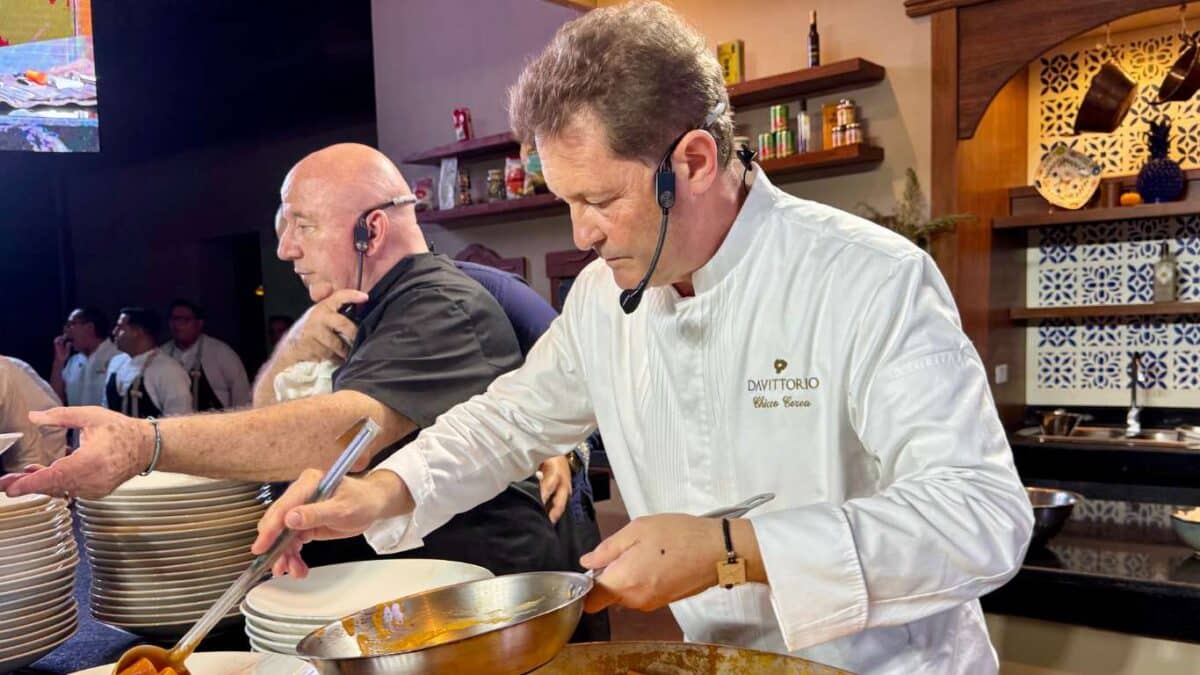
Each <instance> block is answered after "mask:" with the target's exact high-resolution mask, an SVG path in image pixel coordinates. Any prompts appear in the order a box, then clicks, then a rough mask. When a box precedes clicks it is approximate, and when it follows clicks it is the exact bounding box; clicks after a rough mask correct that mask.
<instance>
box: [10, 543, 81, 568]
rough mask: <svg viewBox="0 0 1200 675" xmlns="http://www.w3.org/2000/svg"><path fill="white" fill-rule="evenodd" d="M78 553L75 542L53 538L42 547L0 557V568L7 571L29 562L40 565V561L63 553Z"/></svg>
mask: <svg viewBox="0 0 1200 675" xmlns="http://www.w3.org/2000/svg"><path fill="white" fill-rule="evenodd" d="M78 552H79V549H78V548H77V547H76V546H75V541H74V540H73V539H64V540H61V541H59V540H56V539H54V538H49V539H47V540H46V543H45V545H44V546H41V547H38V548H35V549H31V550H29V551H26V552H24V553H14V554H12V555H4V556H0V562H3V563H4V564H3V565H0V567H4V568H5V569H7V568H8V567H9V566H10V565H11V566H16V565H21V564H25V563H30V562H35V563H37V564H41V563H42V561H45V560H47V559H51V558H56V557H58V556H59V555H62V554H64V553H78Z"/></svg>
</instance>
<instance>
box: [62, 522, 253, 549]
mask: <svg viewBox="0 0 1200 675" xmlns="http://www.w3.org/2000/svg"><path fill="white" fill-rule="evenodd" d="M83 534H84V537H85V538H86V539H87V540H88V541H90V542H93V543H97V544H100V543H109V544H123V543H131V542H144V543H147V544H166V542H176V541H191V540H195V539H215V538H218V537H231V538H232V537H235V536H247V535H249V540H247V542H246V545H247V546H249V542H250V541H253V540H254V537H255V536H257V534H258V520H257V519H251V520H248V521H246V522H243V523H234V524H232V525H217V526H214V527H211V528H207V529H194V530H167V531H165V532H123V533H120V534H115V533H111V532H95V531H88V530H84V532H83Z"/></svg>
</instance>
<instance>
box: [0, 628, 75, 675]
mask: <svg viewBox="0 0 1200 675" xmlns="http://www.w3.org/2000/svg"><path fill="white" fill-rule="evenodd" d="M75 628H76V626H71V627H70V629H69V630H63V632H62V633H60V634H58V635H55V636H52V637H51V638H50V639H49V640H48V641H46V642H43V643H42V644H40V645H28V647H29V648H28V649H24V650H21V651H19V652H14V653H11V654H0V673H9V672H12V671H14V670H16V669H17V668H24V667H25V666H27V665H29V664H31V663H33V662H34V661H37V660H38V659H40V658H42V657H43V656H45V655H47V654H49V653H50V652H52V651H54V650H55V649H57V648H58V646H59V645H61V644H62V643H64V642H66V641H67V640H70V639H71V636H72V635H74V634H75Z"/></svg>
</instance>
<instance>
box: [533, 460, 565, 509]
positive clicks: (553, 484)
mask: <svg viewBox="0 0 1200 675" xmlns="http://www.w3.org/2000/svg"><path fill="white" fill-rule="evenodd" d="M538 471H540V472H541V474H542V478H541V480H540V481H539V484H540V486H541V488H542V504H544V505H545V506H546V509H547V511H548V512H549V516H550V522H551V523H558V519H559V518H562V515H563V513H564V512H566V510H567V502H568V501H569V500H570V499H571V463H570V462H569V461H567V458H566V457H565V456H564V457H551V458H550V459H548V460H546V461H544V462H542V465H541V466H540V467H538Z"/></svg>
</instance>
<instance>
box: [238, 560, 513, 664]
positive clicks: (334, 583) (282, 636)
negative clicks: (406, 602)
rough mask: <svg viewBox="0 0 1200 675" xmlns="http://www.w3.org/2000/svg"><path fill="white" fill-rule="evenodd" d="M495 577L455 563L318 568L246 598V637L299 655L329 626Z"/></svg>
mask: <svg viewBox="0 0 1200 675" xmlns="http://www.w3.org/2000/svg"><path fill="white" fill-rule="evenodd" d="M491 576H492V573H491V572H489V571H487V570H486V569H484V568H482V567H478V566H476V565H468V564H467V563H460V562H451V561H449V560H415V559H414V560H368V561H364V562H353V563H342V564H339V565H327V566H325V567H315V568H313V569H312V570H311V571H310V572H309V574H308V577H306V578H304V579H293V578H292V577H278V578H275V579H272V580H270V581H266V582H263V583H261V584H259V585H258V586H257V587H255V588H254V589H252V590H251V591H250V592H249V593H247V594H246V599H245V600H243V601H242V613H243V614H245V616H246V635H248V636H249V637H250V648H251V649H253V650H254V651H257V652H272V653H276V654H295V653H296V644H297V643H299V642H300V640H302V639H304V636H306V635H308V634H309V633H311V632H313V631H314V630H316V629H318V628H320V627H321V626H324V625H325V624H328V623H333V622H334V621H337V620H338V619H341V618H342V617H344V616H347V615H349V614H354V613H355V612H357V611H359V610H362V609H366V608H368V607H373V606H374V605H376V604H378V603H381V602H385V601H387V600H394V599H396V598H402V597H404V596H406V595H412V594H414V593H421V592H423V591H428V590H432V589H434V588H441V587H442V586H449V585H451V584H457V583H461V582H464V581H473V580H476V579H486V578H488V577H491Z"/></svg>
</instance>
